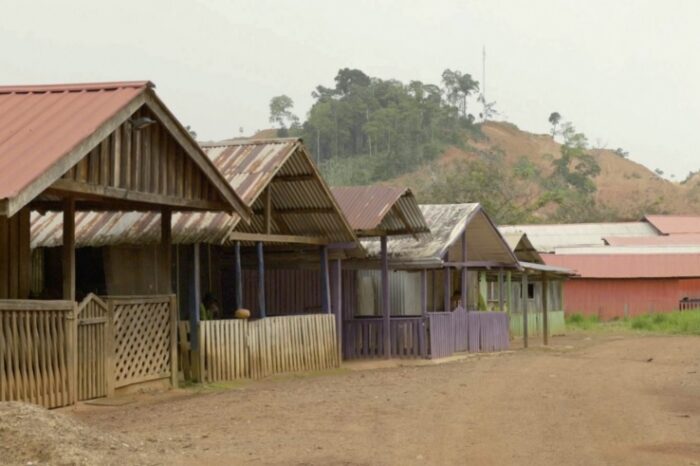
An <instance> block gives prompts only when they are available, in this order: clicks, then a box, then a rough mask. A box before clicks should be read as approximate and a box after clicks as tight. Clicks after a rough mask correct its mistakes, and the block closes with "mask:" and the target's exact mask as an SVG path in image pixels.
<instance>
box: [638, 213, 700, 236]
mask: <svg viewBox="0 0 700 466" xmlns="http://www.w3.org/2000/svg"><path fill="white" fill-rule="evenodd" d="M642 220H644V221H646V222H649V223H650V224H651V225H653V226H654V228H656V229H657V230H658V231H659V232H661V234H664V235H675V234H682V233H700V216H697V215H647V216H645V217H644V218H643V219H642Z"/></svg>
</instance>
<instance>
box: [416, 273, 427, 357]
mask: <svg viewBox="0 0 700 466" xmlns="http://www.w3.org/2000/svg"><path fill="white" fill-rule="evenodd" d="M427 312H428V271H427V270H425V269H423V270H421V271H420V315H421V320H420V323H419V325H418V351H420V356H421V357H425V355H426V348H425V316H426V314H427Z"/></svg>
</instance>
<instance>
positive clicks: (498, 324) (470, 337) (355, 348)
mask: <svg viewBox="0 0 700 466" xmlns="http://www.w3.org/2000/svg"><path fill="white" fill-rule="evenodd" d="M390 326H391V327H390V330H391V332H390V334H391V341H390V344H391V356H392V357H395V358H396V357H398V358H424V357H430V358H432V359H437V358H444V357H448V356H451V355H453V354H454V353H455V352H463V351H469V352H471V353H477V352H488V351H502V350H506V349H508V347H509V345H510V337H509V333H508V315H507V314H505V313H504V312H482V311H470V312H467V311H466V310H464V309H462V308H461V307H460V308H457V309H455V310H454V311H453V312H429V313H427V314H426V317H425V318H424V317H392V318H391V321H390ZM383 330H384V320H383V318H382V317H357V318H355V319H352V320H345V321H344V322H343V357H344V358H345V359H346V360H350V359H370V358H382V357H384V333H383Z"/></svg>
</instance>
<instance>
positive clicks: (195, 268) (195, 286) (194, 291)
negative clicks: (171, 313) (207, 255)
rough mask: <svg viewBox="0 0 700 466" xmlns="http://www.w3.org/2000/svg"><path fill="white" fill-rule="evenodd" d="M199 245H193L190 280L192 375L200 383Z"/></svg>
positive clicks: (201, 370)
mask: <svg viewBox="0 0 700 466" xmlns="http://www.w3.org/2000/svg"><path fill="white" fill-rule="evenodd" d="M199 266H200V264H199V243H195V244H193V245H192V280H190V316H189V317H190V319H189V320H190V348H191V350H190V353H191V363H192V375H193V377H194V379H195V380H196V381H198V382H201V381H202V372H203V369H204V368H203V367H202V359H201V354H202V353H201V352H200V348H199V319H200V316H199V306H200V303H201V302H202V298H201V296H200V293H201V291H200V283H199Z"/></svg>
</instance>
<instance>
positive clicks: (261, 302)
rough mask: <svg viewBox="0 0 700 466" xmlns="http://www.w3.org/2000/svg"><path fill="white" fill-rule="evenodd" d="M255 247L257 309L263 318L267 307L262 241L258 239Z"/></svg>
mask: <svg viewBox="0 0 700 466" xmlns="http://www.w3.org/2000/svg"><path fill="white" fill-rule="evenodd" d="M256 249H257V252H258V311H259V314H260V318H261V319H264V318H265V317H266V316H267V309H266V308H265V259H264V257H263V243H262V241H258V243H257V244H256Z"/></svg>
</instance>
